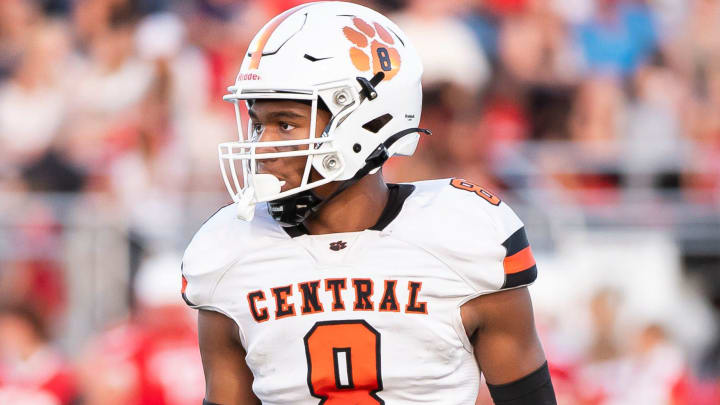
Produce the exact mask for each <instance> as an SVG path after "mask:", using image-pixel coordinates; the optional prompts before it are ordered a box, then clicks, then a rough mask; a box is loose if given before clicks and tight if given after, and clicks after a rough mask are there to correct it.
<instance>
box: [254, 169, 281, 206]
mask: <svg viewBox="0 0 720 405" xmlns="http://www.w3.org/2000/svg"><path fill="white" fill-rule="evenodd" d="M250 179H251V181H252V186H253V188H254V189H255V201H262V200H265V199H268V197H271V196H273V195H276V194H279V193H280V189H281V188H282V186H284V185H285V182H284V181H280V180H278V178H277V177H275V176H273V175H272V174H254V175H252V176H250Z"/></svg>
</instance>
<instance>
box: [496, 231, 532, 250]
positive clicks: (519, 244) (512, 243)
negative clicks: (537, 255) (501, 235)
mask: <svg viewBox="0 0 720 405" xmlns="http://www.w3.org/2000/svg"><path fill="white" fill-rule="evenodd" d="M502 245H503V246H505V249H507V253H506V254H505V256H506V257H507V256H512V255H514V254H515V253H517V252H519V251H521V250H523V249H525V248H526V247H528V246H530V242H528V238H527V235H526V234H525V227H524V226H523V227H522V228H520V229H518V230H517V231H515V233H513V234H512V235H510V237H509V238H507V239H506V240H505V242H503V243H502Z"/></svg>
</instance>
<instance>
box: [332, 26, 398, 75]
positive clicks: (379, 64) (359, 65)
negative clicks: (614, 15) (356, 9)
mask: <svg viewBox="0 0 720 405" xmlns="http://www.w3.org/2000/svg"><path fill="white" fill-rule="evenodd" d="M352 21H353V25H354V28H353V27H344V28H343V34H345V38H347V39H348V41H350V42H352V43H353V44H354V45H355V46H353V47H350V60H352V63H353V65H354V66H355V68H356V69H357V70H359V71H361V72H367V71H371V73H372V74H373V75H375V74H376V73H378V72H384V73H385V79H384V80H392V78H393V77H395V75H396V74H397V73H398V71H400V65H401V60H400V52H398V51H397V49H395V47H394V46H393V45H395V40H394V39H393V37H392V35H390V32H389V31H388V30H387V29H386V28H385V27H383V26H382V25H380V24H378V23H376V22H374V23H372V25H371V24H369V23H367V22H366V21H365V20H363V19H362V18H358V17H354V18H353V20H352ZM371 68H372V70H371Z"/></svg>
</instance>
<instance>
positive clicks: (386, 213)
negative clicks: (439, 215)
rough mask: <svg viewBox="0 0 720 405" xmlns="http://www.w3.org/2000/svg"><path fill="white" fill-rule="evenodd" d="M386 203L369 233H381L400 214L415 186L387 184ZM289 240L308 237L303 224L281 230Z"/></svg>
mask: <svg viewBox="0 0 720 405" xmlns="http://www.w3.org/2000/svg"><path fill="white" fill-rule="evenodd" d="M387 186H388V190H389V191H390V194H389V195H388V202H387V204H386V205H385V208H383V212H382V214H380V218H379V219H378V221H377V222H376V223H375V225H373V226H371V227H370V228H368V229H369V230H371V231H382V230H384V229H385V228H386V227H387V226H388V225H390V223H391V222H392V221H393V220H394V219H395V218H396V217H397V216H398V215H399V214H400V211H401V210H402V207H403V204H405V200H406V199H407V198H408V197H410V194H412V193H413V191H415V186H414V185H412V184H392V183H390V184H388V185H387ZM282 229H283V230H284V231H285V232H286V233H287V234H288V235H290V237H291V238H295V237H298V236H302V235H308V234H309V233H308V230H307V229H306V228H305V226H304V225H303V224H300V225H298V226H289V227H283V228H282Z"/></svg>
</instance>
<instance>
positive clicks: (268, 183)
mask: <svg viewBox="0 0 720 405" xmlns="http://www.w3.org/2000/svg"><path fill="white" fill-rule="evenodd" d="M251 179H252V185H251V186H248V187H247V188H246V189H244V190H243V191H241V192H239V193H238V194H237V197H236V200H237V217H238V218H239V219H242V220H243V221H252V219H253V217H254V216H255V204H257V201H260V200H262V199H263V198H266V197H269V196H272V195H275V194H278V193H280V189H281V188H282V186H284V185H285V182H284V181H280V180H278V178H277V177H275V176H273V175H272V174H255V175H254V176H252V177H251Z"/></svg>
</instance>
